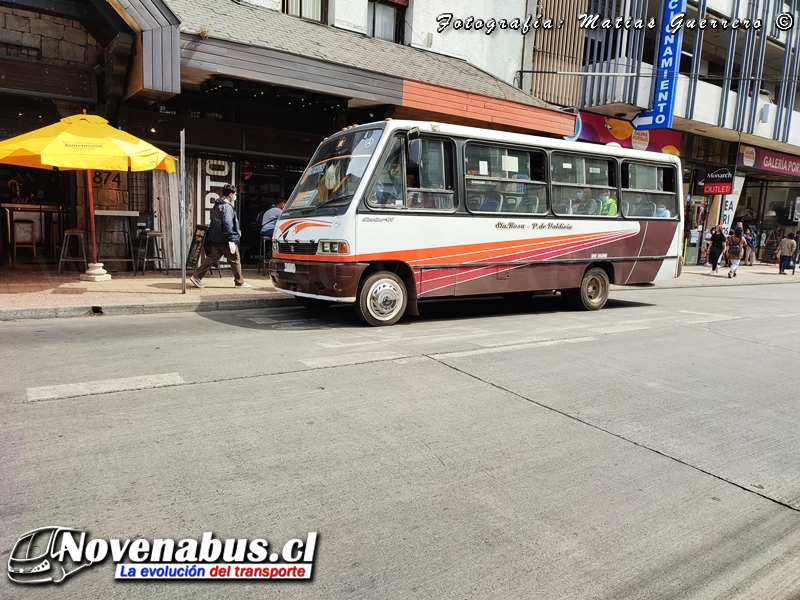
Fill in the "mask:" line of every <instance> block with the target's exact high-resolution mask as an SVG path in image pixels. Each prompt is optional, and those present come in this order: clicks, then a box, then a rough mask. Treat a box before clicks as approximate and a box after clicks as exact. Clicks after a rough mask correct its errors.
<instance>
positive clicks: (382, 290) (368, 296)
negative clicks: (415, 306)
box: [355, 271, 408, 327]
mask: <svg viewBox="0 0 800 600" xmlns="http://www.w3.org/2000/svg"><path fill="white" fill-rule="evenodd" d="M407 304H408V292H407V290H406V285H405V284H404V283H403V280H402V279H400V278H399V277H398V276H397V275H395V274H394V273H390V272H389V271H378V272H377V273H372V274H371V275H369V276H368V277H366V278H365V279H364V280H363V281H362V282H361V285H360V286H359V287H358V296H357V297H356V304H355V309H356V314H357V315H358V318H359V319H361V320H362V321H364V323H366V324H367V325H372V326H373V327H383V326H385V325H394V324H395V323H397V321H399V320H400V317H402V316H403V314H404V313H405V312H406V305H407Z"/></svg>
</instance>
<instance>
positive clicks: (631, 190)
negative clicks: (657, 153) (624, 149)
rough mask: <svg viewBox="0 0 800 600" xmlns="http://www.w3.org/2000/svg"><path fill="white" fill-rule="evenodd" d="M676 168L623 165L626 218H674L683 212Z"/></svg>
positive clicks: (629, 163) (624, 213)
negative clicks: (679, 199) (679, 204)
mask: <svg viewBox="0 0 800 600" xmlns="http://www.w3.org/2000/svg"><path fill="white" fill-rule="evenodd" d="M676 187H677V186H676V172H675V169H674V168H673V167H664V166H660V165H650V164H641V163H636V162H628V161H625V162H623V163H622V188H623V190H622V200H623V202H624V204H623V206H622V211H623V215H625V216H626V217H648V218H652V217H655V218H660V219H671V218H674V217H677V216H678V215H679V214H680V213H679V207H678V194H677V190H676Z"/></svg>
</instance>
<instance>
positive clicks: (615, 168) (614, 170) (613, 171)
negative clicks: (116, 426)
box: [548, 148, 622, 219]
mask: <svg viewBox="0 0 800 600" xmlns="http://www.w3.org/2000/svg"><path fill="white" fill-rule="evenodd" d="M554 155H559V156H570V157H575V158H583V159H590V160H602V161H606V162H608V163H610V164H609V170H608V174H609V179H611V178H613V180H614V183H613V184H607V185H597V184H594V183H586V182H585V181H584V182H583V183H571V182H567V181H563V182H562V181H556V179H555V176H554V174H553V169H552V165H554V164H555V158H554ZM549 158H550V165H551V168H550V170H549V171H548V177H549V184H550V187H551V189H550V194H551V197H552V198H555V188H556V187H559V188H571V189H574V190H576V192H577V190H583V189H586V188H588V189H593V188H594V189H599V188H602V189H607V190H609V191H611V192H612V193H614V192H616V198H614V200H615V201H616V203H617V212H616V213H615V214H613V215H603V214H599V213H597V214H587V213H573V212H570V213H557V212H556V211H555V207H556V200H553V201H552V202H551V214H553V215H554V216H555V217H557V218H559V219H563V218H572V217H577V218H579V219H586V218H590V219H618V218H620V216H621V214H622V206H621V197H622V192H621V188H620V183H621V181H620V176H621V172H620V159H619V157H617V156H608V155H607V154H592V153H588V152H575V151H572V150H562V149H560V148H553V149H551V151H550V153H549ZM585 175H586V173H585V171H584V179H585ZM598 210H602V207H598Z"/></svg>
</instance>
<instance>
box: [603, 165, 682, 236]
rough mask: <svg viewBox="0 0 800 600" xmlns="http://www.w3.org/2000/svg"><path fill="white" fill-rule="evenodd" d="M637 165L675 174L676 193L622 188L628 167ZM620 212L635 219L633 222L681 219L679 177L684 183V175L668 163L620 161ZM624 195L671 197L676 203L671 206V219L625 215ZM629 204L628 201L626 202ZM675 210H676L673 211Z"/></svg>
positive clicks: (625, 215) (625, 216) (627, 217)
mask: <svg viewBox="0 0 800 600" xmlns="http://www.w3.org/2000/svg"><path fill="white" fill-rule="evenodd" d="M630 164H636V165H643V166H646V167H654V168H656V169H664V170H665V171H666V170H671V171H672V173H673V182H674V186H675V191H672V192H669V191H666V190H648V189H642V188H632V187H622V173H623V171H624V169H625V166H626V165H630ZM619 175H620V176H619V212H620V214H622V216H623V217H624V218H626V219H633V220H637V221H638V220H640V219H654V220H657V221H674V220H677V219H678V218H679V217H680V202H681V198H679V196H678V189H679V188H680V184H679V180H678V177H681V179H680V181H681V182H682V181H683V179H682V174H681V173H678V169H677V168H676V167H675V165H672V164H666V163H651V162H647V161H645V160H637V159H630V158H623V159H621V160H619ZM622 194H647V195H648V197H652V196H656V197H658V196H663V197H671V198H672V199H673V200H674V202H672V203H671V204H670V216H669V217H658V216H656V215H655V212H654V214H653V215H629V214H625V211H623V210H622V202H623V198H622ZM625 202H627V200H626V201H625ZM655 204H656V206H658V202H655ZM673 209H674V210H673Z"/></svg>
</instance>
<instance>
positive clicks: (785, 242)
mask: <svg viewBox="0 0 800 600" xmlns="http://www.w3.org/2000/svg"><path fill="white" fill-rule="evenodd" d="M795 250H797V242H795V241H794V233H790V234H789V235H787V236H786V237H785V238H783V239H782V240H781V243H780V245H779V246H778V256H779V257H780V266H779V267H778V268H779V271H778V275H786V267H788V266H789V263H790V262H791V261H792V257H793V256H794V251H795Z"/></svg>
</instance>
